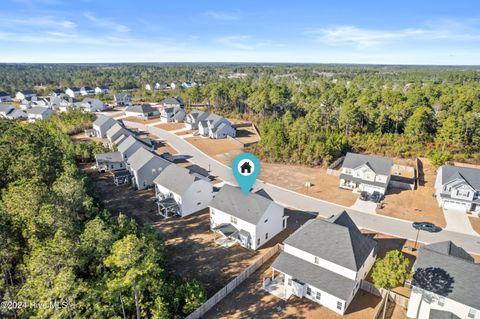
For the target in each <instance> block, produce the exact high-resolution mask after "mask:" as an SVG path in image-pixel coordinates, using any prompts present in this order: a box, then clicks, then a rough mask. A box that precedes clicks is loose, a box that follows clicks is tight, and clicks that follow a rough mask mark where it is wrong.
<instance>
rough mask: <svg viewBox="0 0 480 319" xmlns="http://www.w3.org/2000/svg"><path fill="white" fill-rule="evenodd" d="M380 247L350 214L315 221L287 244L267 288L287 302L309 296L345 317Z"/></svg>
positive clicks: (265, 285) (311, 221)
mask: <svg viewBox="0 0 480 319" xmlns="http://www.w3.org/2000/svg"><path fill="white" fill-rule="evenodd" d="M376 246H377V243H376V242H375V241H374V240H373V239H371V238H369V237H367V236H365V235H363V234H362V233H361V232H360V231H359V230H358V228H357V226H356V225H355V223H354V222H353V221H352V219H351V218H350V216H349V215H348V214H347V213H346V212H342V213H340V214H337V215H335V216H333V217H331V218H330V219H328V220H321V219H311V220H309V221H307V222H306V223H305V224H304V225H303V226H301V227H300V228H299V229H298V230H296V231H295V232H294V233H293V234H292V235H290V236H289V237H288V238H287V239H286V240H285V241H284V248H283V252H281V253H280V255H279V256H278V257H277V259H276V260H275V261H274V262H273V264H272V278H269V279H267V280H266V281H265V282H264V283H263V287H264V289H266V290H267V291H272V290H271V287H275V288H276V289H275V291H277V292H278V293H280V294H281V295H279V297H281V298H283V299H285V300H287V299H288V298H289V297H290V296H291V295H292V294H293V295H295V296H297V297H300V298H303V297H305V298H308V299H310V300H312V301H314V302H317V303H319V304H321V305H322V306H324V307H327V308H328V309H330V310H332V311H335V312H336V313H338V314H340V315H343V314H344V313H345V311H346V310H347V308H348V306H349V304H350V303H351V301H352V300H353V298H354V297H355V294H356V293H357V291H358V289H359V288H360V285H361V282H362V280H364V279H365V277H366V276H367V274H368V272H369V271H370V269H371V267H372V266H373V264H374V262H375V258H376ZM279 291H281V292H279ZM277 296H278V295H277Z"/></svg>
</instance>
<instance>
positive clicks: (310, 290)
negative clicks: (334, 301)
mask: <svg viewBox="0 0 480 319" xmlns="http://www.w3.org/2000/svg"><path fill="white" fill-rule="evenodd" d="M307 295H309V296H311V295H312V288H310V287H307Z"/></svg>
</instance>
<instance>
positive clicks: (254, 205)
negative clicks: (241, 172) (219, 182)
mask: <svg viewBox="0 0 480 319" xmlns="http://www.w3.org/2000/svg"><path fill="white" fill-rule="evenodd" d="M272 203H273V201H271V200H269V199H267V198H265V197H263V196H261V195H258V194H255V193H248V194H247V195H245V194H244V193H243V192H242V190H241V189H240V188H239V187H234V186H231V185H228V184H225V185H224V186H223V187H222V188H221V189H220V191H219V192H218V194H217V195H216V196H215V197H214V198H213V200H212V201H211V202H210V205H209V206H210V207H212V208H215V209H218V210H220V211H222V212H225V213H227V214H230V215H232V216H235V217H237V218H239V219H241V220H244V221H246V222H249V223H251V224H254V225H256V224H257V223H258V222H259V221H260V220H261V218H262V216H263V215H264V214H265V211H266V210H267V208H268V207H269V206H270V205H271V204H272Z"/></svg>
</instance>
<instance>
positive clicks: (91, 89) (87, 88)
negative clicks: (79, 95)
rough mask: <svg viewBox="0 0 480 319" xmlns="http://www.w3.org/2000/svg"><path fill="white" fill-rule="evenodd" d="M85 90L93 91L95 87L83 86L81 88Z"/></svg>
mask: <svg viewBox="0 0 480 319" xmlns="http://www.w3.org/2000/svg"><path fill="white" fill-rule="evenodd" d="M82 89H83V90H85V91H93V88H92V87H90V86H82V88H81V89H80V90H82Z"/></svg>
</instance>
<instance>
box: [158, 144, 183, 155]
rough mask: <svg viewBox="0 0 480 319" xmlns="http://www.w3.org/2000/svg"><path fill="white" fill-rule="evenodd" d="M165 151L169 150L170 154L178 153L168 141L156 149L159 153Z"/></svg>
mask: <svg viewBox="0 0 480 319" xmlns="http://www.w3.org/2000/svg"><path fill="white" fill-rule="evenodd" d="M165 152H168V153H170V154H177V153H178V152H177V150H176V149H174V148H173V147H171V146H170V145H169V144H167V143H161V144H160V145H159V146H158V147H157V148H156V149H155V153H157V154H159V155H160V154H162V153H165Z"/></svg>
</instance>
